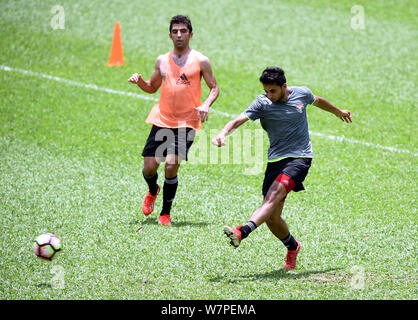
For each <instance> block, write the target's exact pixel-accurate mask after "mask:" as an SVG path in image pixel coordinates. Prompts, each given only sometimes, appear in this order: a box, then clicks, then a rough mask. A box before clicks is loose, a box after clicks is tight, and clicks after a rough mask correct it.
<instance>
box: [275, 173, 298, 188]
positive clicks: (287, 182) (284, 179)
mask: <svg viewBox="0 0 418 320" xmlns="http://www.w3.org/2000/svg"><path fill="white" fill-rule="evenodd" d="M275 181H279V182H280V183H281V184H282V185H284V187H285V188H286V192H287V193H289V192H290V191H292V190H293V188H294V187H295V185H296V184H295V182H294V181H293V179H292V178H291V177H289V176H287V175H285V174H283V173H281V174H279V175H278V176H277V178H276V179H275Z"/></svg>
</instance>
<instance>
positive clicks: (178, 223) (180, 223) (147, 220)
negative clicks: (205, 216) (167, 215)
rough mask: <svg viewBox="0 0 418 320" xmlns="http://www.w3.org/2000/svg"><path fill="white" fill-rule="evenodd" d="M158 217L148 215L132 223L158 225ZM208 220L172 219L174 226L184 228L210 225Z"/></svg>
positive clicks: (172, 225)
mask: <svg viewBox="0 0 418 320" xmlns="http://www.w3.org/2000/svg"><path fill="white" fill-rule="evenodd" d="M157 219H158V217H147V218H145V219H144V220H138V219H135V220H134V221H132V222H131V224H138V223H139V225H156V224H158V220H157ZM208 225H209V223H208V222H203V221H198V222H197V221H173V220H172V221H171V227H172V228H183V227H196V228H202V227H206V226H208Z"/></svg>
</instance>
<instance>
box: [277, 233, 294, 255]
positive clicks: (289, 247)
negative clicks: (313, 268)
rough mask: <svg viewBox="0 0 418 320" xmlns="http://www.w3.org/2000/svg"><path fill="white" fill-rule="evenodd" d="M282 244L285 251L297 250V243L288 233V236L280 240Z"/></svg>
mask: <svg viewBox="0 0 418 320" xmlns="http://www.w3.org/2000/svg"><path fill="white" fill-rule="evenodd" d="M280 240H281V241H282V242H283V244H284V245H285V246H286V248H287V250H290V251H293V250H296V249H297V248H298V243H297V242H296V240H295V238H293V236H292V235H291V234H290V233H289V235H288V236H287V237H286V238H284V239H280Z"/></svg>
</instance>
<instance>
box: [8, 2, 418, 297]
mask: <svg viewBox="0 0 418 320" xmlns="http://www.w3.org/2000/svg"><path fill="white" fill-rule="evenodd" d="M57 4H58V5H60V6H62V8H64V15H65V23H64V29H53V28H52V27H51V20H52V19H53V18H54V13H51V8H52V7H53V6H55V5H57ZM355 5H360V6H362V8H363V9H364V24H363V25H362V26H360V27H359V25H358V20H356V19H357V18H358V16H356V14H358V13H357V12H356V11H352V8H353V7H354V6H355ZM0 9H1V10H0V26H1V30H2V36H1V37H0V45H1V48H2V50H1V55H0V65H1V68H0V79H1V82H0V212H1V215H0V225H1V237H0V297H1V299H7V300H14V299H268V300H269V299H278V300H281V299H313V300H316V299H344V300H345V299H408V300H411V299H417V298H418V295H417V289H416V288H417V266H418V263H417V247H416V245H417V213H416V207H415V205H416V201H415V200H416V198H417V187H416V181H417V154H418V152H417V127H418V126H417V118H418V112H417V99H418V93H417V92H418V90H417V70H416V66H417V64H418V55H417V52H418V42H417V25H418V20H417V17H418V6H417V3H416V1H394V0H393V1H392V0H390V1H378V0H374V1H363V0H359V1H349V0H345V1H338V2H335V1H327V0H321V1H313V0H312V1H309V0H305V1H296V0H294V1H274V0H270V1H266V0H262V1H252V0H240V1H235V0H228V1H223V0H214V1H191V0H186V1H181V2H178V1H151V2H149V1H103V0H102V1H97V0H92V1H88V2H86V1H69V0H61V1H55V0H54V1H51V0H45V1H40V0H38V1H23V0H22V1H2V2H1V3H0ZM179 13H183V14H187V15H189V16H190V17H191V19H192V23H193V27H194V37H193V39H192V40H191V47H192V48H195V49H197V50H199V51H201V52H202V53H204V54H205V55H207V56H208V57H209V58H210V60H211V63H212V66H213V69H214V72H215V76H216V78H217V81H218V84H219V86H220V89H221V94H220V96H219V98H218V100H217V101H216V102H215V104H214V105H213V109H214V110H213V112H211V114H210V117H209V122H208V123H206V124H205V125H204V129H203V132H202V134H203V137H206V138H207V139H209V138H210V134H211V132H216V131H218V130H220V129H221V128H222V127H223V125H224V124H225V123H226V122H227V121H229V120H230V119H231V117H230V116H229V115H236V114H239V113H240V112H242V111H243V110H244V109H245V108H246V107H247V106H248V105H249V104H250V103H251V102H252V101H253V99H254V98H255V97H256V96H257V95H258V94H260V93H261V92H262V88H261V86H260V84H259V82H258V77H259V75H260V73H261V71H262V70H263V69H264V68H265V67H266V66H269V65H280V66H281V67H283V68H284V70H285V71H286V75H287V79H288V84H289V85H306V86H308V87H310V88H311V89H312V91H313V92H314V94H316V95H319V96H324V97H326V98H328V99H329V100H330V101H331V102H333V103H334V104H336V105H337V106H340V107H342V108H347V109H350V110H351V111H352V113H353V121H354V122H353V123H352V124H350V125H348V124H344V123H342V122H341V121H340V120H339V119H337V118H336V117H334V116H332V115H331V114H328V113H325V112H323V111H321V110H319V109H317V108H315V107H308V117H309V124H310V130H311V132H312V135H311V139H312V143H313V148H314V152H315V158H314V161H313V165H312V168H311V170H310V173H309V175H308V177H307V179H306V180H305V187H306V191H304V192H301V193H291V194H290V195H289V197H288V199H287V201H286V206H285V209H284V212H283V217H284V219H285V220H286V221H287V222H288V224H289V227H290V230H291V232H292V234H294V235H295V237H296V238H297V239H298V240H300V241H301V242H302V245H303V247H302V250H301V252H300V254H299V257H298V265H297V268H296V269H295V270H294V271H291V272H284V271H283V270H282V267H283V262H284V258H285V255H286V251H285V247H284V246H283V245H282V244H281V243H280V242H279V241H278V240H277V239H275V238H274V236H273V235H272V234H271V233H270V232H269V231H268V228H267V227H266V226H265V225H263V226H261V227H259V228H258V229H257V230H256V231H255V232H253V233H252V234H251V236H250V237H249V238H247V239H246V240H245V241H244V242H243V243H242V244H241V246H240V247H239V248H238V249H234V248H232V247H230V246H229V244H228V242H227V240H226V238H225V237H224V236H223V234H222V228H223V226H224V225H225V224H228V225H237V224H241V223H243V222H245V221H246V220H247V219H248V218H249V216H250V214H251V213H252V212H253V211H254V210H255V209H256V208H257V207H258V206H259V205H260V204H261V201H262V197H261V184H262V180H263V173H262V172H257V173H256V174H244V171H245V170H246V169H249V168H250V167H251V164H248V163H247V164H246V163H242V164H239V163H238V164H228V163H226V164H223V163H221V161H212V163H209V164H207V163H200V164H198V163H186V164H184V165H183V166H182V167H181V169H180V173H179V182H180V184H179V188H178V192H177V197H176V199H175V203H174V205H173V210H172V227H170V228H167V227H162V226H159V225H158V224H157V222H156V221H157V214H158V213H159V209H160V208H161V197H160V198H159V199H158V200H157V203H156V210H155V212H154V213H153V214H152V215H151V216H150V217H148V218H144V217H143V216H141V215H142V214H140V204H141V202H142V199H143V197H144V195H145V193H146V191H147V190H146V184H145V182H144V181H143V178H142V173H141V171H142V166H143V163H142V157H141V151H142V147H143V145H144V143H145V140H146V138H147V135H148V132H149V128H150V127H149V125H147V124H146V123H145V118H146V116H147V115H148V112H149V110H150V109H151V107H152V105H153V101H152V100H144V99H142V98H140V97H138V96H129V95H128V94H127V93H135V94H142V95H146V94H145V93H143V92H141V91H140V90H139V88H136V87H135V86H134V85H132V84H129V83H128V82H127V79H128V78H129V77H130V75H131V74H132V73H134V72H140V73H142V74H143V75H144V77H145V78H147V79H148V78H149V76H150V75H151V72H152V70H153V67H154V63H155V59H156V57H157V56H158V55H159V54H161V53H165V52H167V51H168V50H170V49H171V47H172V43H171V41H170V39H169V38H168V23H169V20H170V18H171V17H172V16H173V15H176V14H179ZM116 21H119V22H120V23H121V26H122V39H123V49H124V56H125V65H124V66H121V67H108V66H106V63H107V60H108V58H109V53H110V45H111V41H112V35H113V27H114V24H115V22H116ZM54 77H55V78H54ZM203 87H204V88H205V86H203ZM98 88H102V89H103V88H106V89H111V90H114V91H110V90H107V91H106V90H100V89H98ZM116 91H118V92H119V93H117V92H116ZM120 92H122V93H120ZM207 92H208V91H207V89H206V88H205V89H204V90H203V96H206V94H207ZM149 97H151V98H158V94H155V95H154V96H151V95H150V96H149ZM259 128H260V126H259V123H247V124H245V126H243V127H242V128H240V130H238V131H237V132H235V133H234V134H236V135H239V134H243V133H244V130H250V132H255V130H256V129H259ZM202 141H204V138H202ZM229 141H231V138H230V140H229ZM254 143H255V141H254V139H253V140H252V141H251V144H249V143H248V142H247V143H246V144H244V145H243V146H242V147H243V148H247V149H248V148H250V147H251V145H253V148H254ZM194 147H195V146H194ZM262 147H263V153H264V154H265V153H266V150H267V147H268V145H267V138H266V136H265V135H264V139H263V146H262ZM213 148H215V147H213V146H210V145H209V144H207V150H206V152H207V153H206V156H207V157H208V159H209V158H210V157H209V155H211V156H213V153H214V151H213ZM192 151H193V147H192ZM215 152H216V150H215ZM202 156H203V155H202ZM262 159H263V161H264V162H262V167H261V171H263V169H264V166H265V160H266V157H265V156H263V158H262ZM259 163H260V164H261V162H259ZM161 169H162V167H161V168H160V180H159V182H160V183H161V181H162V176H163V171H162V170H161ZM140 227H143V229H142V231H139V232H137V230H138V228H140ZM44 232H51V233H55V234H57V235H58V236H59V237H60V238H61V240H62V243H63V251H62V253H61V254H60V255H59V257H58V258H57V259H56V260H54V261H52V262H51V263H48V262H44V261H41V260H39V259H37V258H36V257H35V255H34V254H33V251H32V246H33V240H34V239H35V238H36V237H37V236H38V235H39V234H41V233H44ZM54 266H55V268H53V267H54ZM57 267H59V268H57ZM57 270H58V271H57ZM51 272H52V273H51ZM57 277H62V279H63V280H64V283H63V287H62V288H58V289H57V288H56V287H55V286H54V279H57Z"/></svg>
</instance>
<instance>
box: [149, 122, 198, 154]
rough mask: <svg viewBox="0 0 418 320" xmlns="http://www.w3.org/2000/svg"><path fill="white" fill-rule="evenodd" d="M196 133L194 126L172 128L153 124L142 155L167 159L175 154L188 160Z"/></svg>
mask: <svg viewBox="0 0 418 320" xmlns="http://www.w3.org/2000/svg"><path fill="white" fill-rule="evenodd" d="M195 134H196V131H195V130H194V129H192V128H175V129H172V128H161V127H157V126H155V125H153V126H152V128H151V132H150V134H149V136H148V139H147V142H146V144H145V147H144V150H143V151H142V156H143V157H155V158H160V159H162V161H165V158H166V157H167V155H169V154H175V155H178V156H180V157H181V158H182V159H184V160H187V155H188V153H189V149H190V147H191V146H192V144H193V141H194V138H195Z"/></svg>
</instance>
